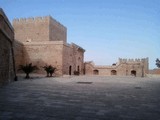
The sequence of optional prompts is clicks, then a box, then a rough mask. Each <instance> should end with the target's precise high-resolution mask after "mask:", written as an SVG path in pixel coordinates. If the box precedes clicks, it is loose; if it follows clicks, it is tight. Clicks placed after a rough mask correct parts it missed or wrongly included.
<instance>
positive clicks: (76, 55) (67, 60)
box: [63, 44, 84, 75]
mask: <svg viewBox="0 0 160 120" xmlns="http://www.w3.org/2000/svg"><path fill="white" fill-rule="evenodd" d="M83 63H84V50H80V49H78V46H77V45H75V44H68V45H64V49H63V74H67V75H68V74H70V73H69V69H70V66H71V74H72V75H73V74H74V71H79V73H80V74H83V71H84V64H83Z"/></svg>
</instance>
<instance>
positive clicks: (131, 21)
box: [0, 0, 160, 69]
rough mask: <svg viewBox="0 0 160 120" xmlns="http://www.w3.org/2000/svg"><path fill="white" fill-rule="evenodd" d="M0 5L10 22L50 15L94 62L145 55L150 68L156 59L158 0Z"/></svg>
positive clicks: (12, 0)
mask: <svg viewBox="0 0 160 120" xmlns="http://www.w3.org/2000/svg"><path fill="white" fill-rule="evenodd" d="M0 7H1V8H3V10H4V12H5V13H6V15H7V16H8V18H9V20H10V21H12V20H13V19H14V18H21V17H23V18H24V17H25V18H27V17H36V16H47V15H51V16H52V17H53V18H55V19H56V20H58V21H59V22H61V23H62V24H63V25H64V26H66V27H67V30H68V36H67V39H68V42H69V43H70V42H74V43H76V44H78V45H80V46H81V47H83V48H84V49H86V52H85V60H86V61H90V60H93V61H94V62H95V63H96V64H98V65H111V64H112V63H115V62H118V58H143V57H149V64H150V68H151V69H152V68H155V67H156V66H155V60H156V58H160V0H0Z"/></svg>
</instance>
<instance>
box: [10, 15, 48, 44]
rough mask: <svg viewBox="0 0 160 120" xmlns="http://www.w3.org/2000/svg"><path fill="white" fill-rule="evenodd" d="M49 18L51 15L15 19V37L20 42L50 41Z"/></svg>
mask: <svg viewBox="0 0 160 120" xmlns="http://www.w3.org/2000/svg"><path fill="white" fill-rule="evenodd" d="M49 19H50V17H36V18H27V19H26V18H21V19H14V20H13V27H14V30H15V39H16V40H18V41H20V42H26V41H29V42H31V41H34V42H40V41H49Z"/></svg>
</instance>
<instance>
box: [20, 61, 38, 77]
mask: <svg viewBox="0 0 160 120" xmlns="http://www.w3.org/2000/svg"><path fill="white" fill-rule="evenodd" d="M37 69H38V67H37V66H32V63H29V64H26V65H20V66H19V69H18V70H22V71H23V72H24V73H26V77H25V78H26V79H29V78H30V76H29V74H30V73H32V72H33V71H35V70H37Z"/></svg>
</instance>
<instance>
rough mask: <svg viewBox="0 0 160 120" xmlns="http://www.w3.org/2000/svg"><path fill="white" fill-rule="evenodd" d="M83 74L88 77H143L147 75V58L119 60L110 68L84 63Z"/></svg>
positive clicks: (90, 62)
mask: <svg viewBox="0 0 160 120" xmlns="http://www.w3.org/2000/svg"><path fill="white" fill-rule="evenodd" d="M85 73H86V74H88V75H108V76H110V75H118V76H131V75H134V76H138V77H144V76H146V74H147V73H148V58H143V59H121V58H120V59H119V61H118V62H117V63H116V64H113V65H111V66H101V65H95V64H94V63H93V62H92V61H89V62H85Z"/></svg>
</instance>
